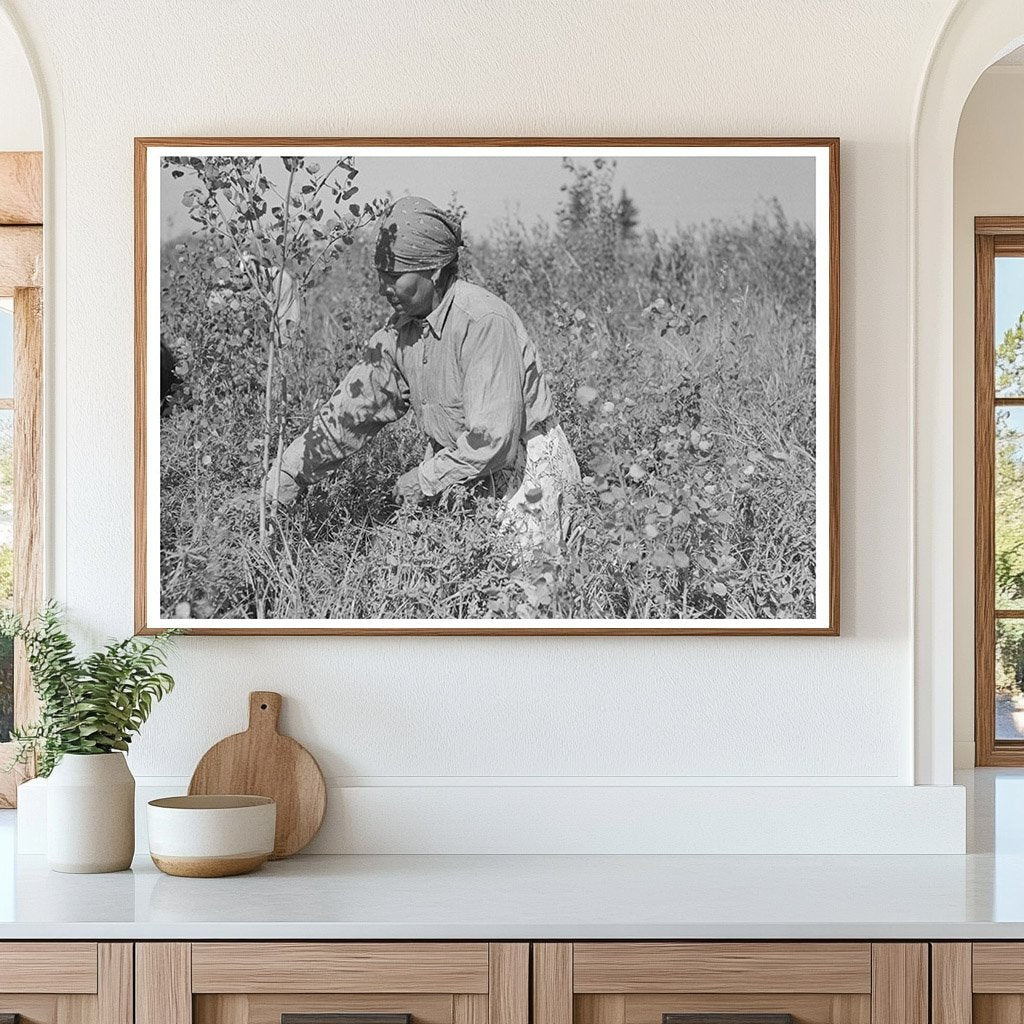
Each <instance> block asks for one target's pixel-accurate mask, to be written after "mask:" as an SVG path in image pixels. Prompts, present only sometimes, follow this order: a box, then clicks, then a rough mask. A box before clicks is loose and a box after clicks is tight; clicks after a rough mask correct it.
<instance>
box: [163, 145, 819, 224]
mask: <svg viewBox="0 0 1024 1024" xmlns="http://www.w3.org/2000/svg"><path fill="white" fill-rule="evenodd" d="M315 159H316V161H317V162H318V163H319V164H320V165H321V166H322V167H326V163H325V160H324V158H322V157H316V158H315ZM577 159H579V160H586V159H588V158H584V157H578V158H577ZM356 166H357V167H358V169H359V175H358V177H357V178H356V180H355V183H356V184H357V185H358V186H359V188H360V191H359V193H358V194H357V195H356V196H355V197H353V201H355V200H357V199H359V200H364V201H365V200H367V199H369V198H371V197H374V196H379V195H383V194H385V193H387V192H391V193H392V194H393V195H394V196H396V197H398V196H402V195H421V196H425V197H426V198H427V199H429V200H431V201H432V202H434V203H436V204H437V205H438V206H441V207H444V206H446V205H447V204H448V202H449V200H450V199H451V197H452V194H453V193H454V194H455V195H456V196H457V197H458V200H459V202H460V203H462V205H463V206H464V207H465V208H466V211H467V213H466V219H465V221H464V222H463V227H464V230H465V232H466V234H467V236H468V237H470V238H472V237H473V236H474V235H475V236H477V237H484V236H486V235H487V234H488V233H489V230H490V228H491V227H492V226H493V225H494V223H495V222H500V221H501V220H504V219H505V218H506V217H509V216H511V217H518V218H519V219H520V220H522V221H523V222H524V223H526V224H528V225H529V224H533V223H534V222H536V221H537V220H538V219H540V220H546V221H548V222H549V223H553V222H554V219H555V216H556V210H557V208H558V205H559V203H560V202H561V201H562V200H563V198H564V195H565V194H564V192H562V191H561V186H562V185H564V184H565V183H566V182H567V181H569V180H570V176H569V173H568V172H567V171H566V170H565V169H564V168H563V167H562V158H561V157H560V156H549V155H547V154H544V155H541V156H500V155H499V156H454V157H437V156H422V155H413V156H393V155H389V156H385V157H377V156H359V157H357V158H356ZM265 170H266V173H267V175H268V177H270V178H271V179H272V180H275V181H277V182H278V183H281V184H283V182H284V181H285V180H287V174H286V172H285V171H284V168H283V165H282V164H281V161H280V159H279V158H277V157H269V158H265ZM161 178H162V199H161V213H162V228H163V236H164V238H172V237H175V236H177V235H179V234H182V233H184V232H187V231H189V230H191V226H192V225H191V222H190V221H189V219H188V213H187V211H186V209H185V207H183V206H182V204H181V199H182V196H183V194H184V193H185V191H186V190H187V189H188V188H191V187H192V186H193V185H194V178H193V176H192V175H191V174H186V175H185V176H184V177H183V178H179V179H173V178H171V176H170V174H169V173H168V172H167V171H166V170H165V171H164V172H163V174H162V175H161ZM614 182H615V194H616V197H617V196H618V194H619V190H620V189H622V188H624V189H625V190H626V192H627V193H628V194H629V196H630V198H631V199H632V200H633V202H634V204H635V205H636V207H637V209H638V211H639V215H640V225H641V227H642V228H644V229H646V228H652V229H654V230H656V231H658V232H668V231H671V230H672V229H673V228H675V227H676V226H677V225H678V226H683V227H686V226H690V225H693V224H700V223H703V222H705V221H708V220H711V219H718V220H726V221H731V220H736V219H747V218H749V217H750V216H751V215H752V214H753V213H755V212H756V211H758V210H759V209H763V208H764V203H765V201H766V200H767V199H772V198H774V199H777V200H778V202H779V203H780V204H781V206H782V209H783V211H784V212H785V214H786V216H787V217H788V218H789V219H790V220H793V221H801V222H803V223H805V224H808V225H813V224H814V206H815V196H814V158H813V157H810V156H803V155H798V156H761V155H756V156H707V155H696V156H694V155H687V156H681V157H665V156H652V157H619V158H617V160H616V167H615V178H614Z"/></svg>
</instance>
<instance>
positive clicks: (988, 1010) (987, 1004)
mask: <svg viewBox="0 0 1024 1024" xmlns="http://www.w3.org/2000/svg"><path fill="white" fill-rule="evenodd" d="M932 964H933V967H932V976H933V1003H934V1009H935V1014H934V1016H935V1024H972V1022H974V1024H1018V1022H1020V1021H1022V1020H1024V942H975V943H968V942H949V943H935V944H933V946H932Z"/></svg>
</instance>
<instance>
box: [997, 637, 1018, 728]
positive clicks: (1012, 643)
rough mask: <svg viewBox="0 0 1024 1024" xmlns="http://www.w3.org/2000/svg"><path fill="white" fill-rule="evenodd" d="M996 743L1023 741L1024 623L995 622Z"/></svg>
mask: <svg viewBox="0 0 1024 1024" xmlns="http://www.w3.org/2000/svg"><path fill="white" fill-rule="evenodd" d="M996 739H997V740H1020V739H1024V622H1021V621H1020V620H1019V619H996Z"/></svg>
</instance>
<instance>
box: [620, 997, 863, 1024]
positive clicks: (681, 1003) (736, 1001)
mask: <svg viewBox="0 0 1024 1024" xmlns="http://www.w3.org/2000/svg"><path fill="white" fill-rule="evenodd" d="M625 1000H626V1007H625V1020H624V1021H623V1024H661V1016H662V1014H663V1013H789V1014H792V1015H793V1018H794V1020H795V1021H796V1022H797V1024H870V1021H871V997H870V996H869V995H844V996H833V995H826V994H821V995H818V994H807V993H794V992H785V993H772V994H763V995H750V994H742V995H734V994H731V993H721V994H717V995H712V994H706V993H693V992H678V993H673V992H666V993H659V994H657V995H654V994H651V995H635V996H626V997H625Z"/></svg>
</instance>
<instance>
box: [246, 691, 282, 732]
mask: <svg viewBox="0 0 1024 1024" xmlns="http://www.w3.org/2000/svg"><path fill="white" fill-rule="evenodd" d="M280 714H281V694H279V693H274V692H273V691H272V690H253V691H252V692H251V693H250V694H249V732H277V720H278V717H279V716H280Z"/></svg>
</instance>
